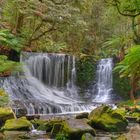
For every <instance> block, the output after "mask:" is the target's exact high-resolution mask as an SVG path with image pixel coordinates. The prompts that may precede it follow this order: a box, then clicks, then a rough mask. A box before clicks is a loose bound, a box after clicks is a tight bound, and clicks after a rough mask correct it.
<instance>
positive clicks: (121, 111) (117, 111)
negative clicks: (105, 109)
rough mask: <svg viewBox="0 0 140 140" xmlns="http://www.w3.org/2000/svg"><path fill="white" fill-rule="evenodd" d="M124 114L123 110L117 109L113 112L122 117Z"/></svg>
mask: <svg viewBox="0 0 140 140" xmlns="http://www.w3.org/2000/svg"><path fill="white" fill-rule="evenodd" d="M126 112H127V111H126V110H125V108H117V109H115V110H114V111H113V113H117V114H121V115H122V116H125V114H126Z"/></svg>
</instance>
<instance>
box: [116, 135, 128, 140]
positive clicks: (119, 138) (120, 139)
mask: <svg viewBox="0 0 140 140" xmlns="http://www.w3.org/2000/svg"><path fill="white" fill-rule="evenodd" d="M116 140H127V138H126V136H125V135H120V136H119V137H118V138H117V139H116Z"/></svg>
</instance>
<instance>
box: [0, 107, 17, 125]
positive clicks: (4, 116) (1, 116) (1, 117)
mask: <svg viewBox="0 0 140 140" xmlns="http://www.w3.org/2000/svg"><path fill="white" fill-rule="evenodd" d="M13 118H15V115H14V112H13V111H12V109H11V108H0V126H2V125H3V124H4V123H5V121H6V120H8V119H13Z"/></svg>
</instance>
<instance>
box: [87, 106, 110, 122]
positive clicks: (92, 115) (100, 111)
mask: <svg viewBox="0 0 140 140" xmlns="http://www.w3.org/2000/svg"><path fill="white" fill-rule="evenodd" d="M108 110H109V106H104V105H103V106H100V107H98V108H96V109H94V110H92V111H91V112H90V114H89V116H88V119H89V120H90V119H96V118H98V117H100V116H101V115H102V114H103V113H104V112H106V111H108Z"/></svg>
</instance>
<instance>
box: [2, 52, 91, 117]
mask: <svg viewBox="0 0 140 140" xmlns="http://www.w3.org/2000/svg"><path fill="white" fill-rule="evenodd" d="M21 63H23V74H20V75H19V77H15V76H11V77H8V78H5V79H1V80H0V87H3V88H4V89H5V90H6V91H7V93H8V94H9V96H10V98H11V100H12V107H13V108H14V109H15V110H16V112H18V109H19V110H20V109H21V108H23V109H25V110H26V113H27V114H48V113H65V112H77V111H89V110H91V108H93V107H92V106H91V104H89V105H88V104H84V103H83V102H82V101H78V100H76V98H77V96H78V95H77V92H78V90H77V86H76V85H75V80H76V69H75V57H74V56H69V55H65V54H48V53H23V54H22V56H21Z"/></svg>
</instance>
